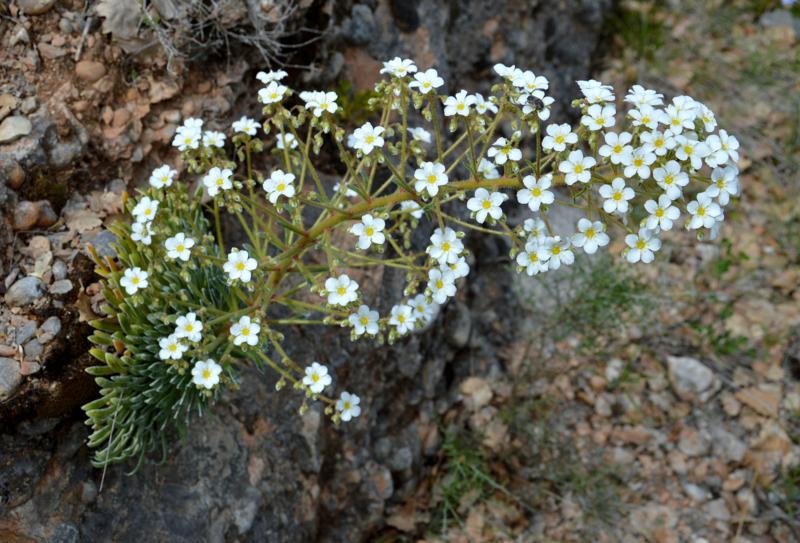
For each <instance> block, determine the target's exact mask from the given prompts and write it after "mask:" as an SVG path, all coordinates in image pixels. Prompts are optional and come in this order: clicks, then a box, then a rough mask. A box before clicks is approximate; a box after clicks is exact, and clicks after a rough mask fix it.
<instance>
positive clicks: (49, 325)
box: [36, 316, 61, 344]
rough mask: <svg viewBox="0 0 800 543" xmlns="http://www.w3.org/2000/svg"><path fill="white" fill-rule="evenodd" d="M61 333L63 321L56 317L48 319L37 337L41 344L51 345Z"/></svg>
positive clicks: (40, 328)
mask: <svg viewBox="0 0 800 543" xmlns="http://www.w3.org/2000/svg"><path fill="white" fill-rule="evenodd" d="M59 332H61V319H59V318H58V317H56V316H52V317H48V318H47V319H45V321H44V322H43V323H42V325H41V326H40V327H39V330H38V331H37V332H36V337H37V338H38V339H39V341H40V342H41V343H43V344H44V343H49V342H50V341H52V340H53V338H55V337H56V336H57V335H58V333H59Z"/></svg>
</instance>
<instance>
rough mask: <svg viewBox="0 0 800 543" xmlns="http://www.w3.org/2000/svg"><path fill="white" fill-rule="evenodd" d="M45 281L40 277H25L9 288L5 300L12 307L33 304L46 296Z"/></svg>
mask: <svg viewBox="0 0 800 543" xmlns="http://www.w3.org/2000/svg"><path fill="white" fill-rule="evenodd" d="M44 293H45V289H44V283H42V280H41V279H39V278H38V277H33V276H29V277H23V278H22V279H20V280H19V281H17V282H16V283H14V284H13V285H11V288H10V289H8V292H6V295H5V301H6V303H7V304H8V305H10V306H11V307H22V306H25V305H28V304H32V303H33V302H35V301H36V300H38V299H39V298H41V297H42V296H44Z"/></svg>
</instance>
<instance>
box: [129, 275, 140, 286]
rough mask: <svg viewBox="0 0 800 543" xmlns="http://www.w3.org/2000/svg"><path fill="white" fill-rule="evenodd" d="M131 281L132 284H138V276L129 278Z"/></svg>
mask: <svg viewBox="0 0 800 543" xmlns="http://www.w3.org/2000/svg"><path fill="white" fill-rule="evenodd" d="M131 283H133V284H134V285H138V284H139V278H138V277H134V278H133V279H131Z"/></svg>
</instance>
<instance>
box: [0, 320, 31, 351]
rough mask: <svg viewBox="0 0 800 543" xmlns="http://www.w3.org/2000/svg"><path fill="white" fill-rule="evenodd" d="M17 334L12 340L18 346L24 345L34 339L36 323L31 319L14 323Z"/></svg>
mask: <svg viewBox="0 0 800 543" xmlns="http://www.w3.org/2000/svg"><path fill="white" fill-rule="evenodd" d="M13 325H14V331H15V332H16V333H15V334H13V335H12V337H11V339H12V340H13V341H14V343H16V344H17V345H22V344H23V343H25V342H26V341H28V340H29V339H30V338H32V337H33V334H35V333H36V321H35V320H30V319H25V318H23V319H21V320H20V321H16V322H14V323H13ZM2 356H13V355H2Z"/></svg>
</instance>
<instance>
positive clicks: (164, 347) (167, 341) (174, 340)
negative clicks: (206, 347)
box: [158, 334, 189, 360]
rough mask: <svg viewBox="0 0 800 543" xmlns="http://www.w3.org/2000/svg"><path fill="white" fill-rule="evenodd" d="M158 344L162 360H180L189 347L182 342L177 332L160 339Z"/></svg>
mask: <svg viewBox="0 0 800 543" xmlns="http://www.w3.org/2000/svg"><path fill="white" fill-rule="evenodd" d="M158 346H159V347H160V349H161V350H160V351H158V357H159V358H160V359H161V360H180V359H181V358H182V357H183V353H185V352H186V351H187V350H188V349H189V347H188V346H187V345H185V344H184V343H181V340H180V338H179V337H178V336H176V335H175V334H170V335H169V336H167V337H162V338H161V339H159V340H158Z"/></svg>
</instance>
